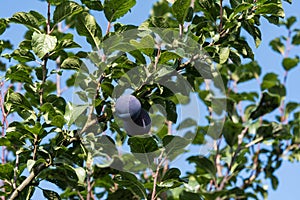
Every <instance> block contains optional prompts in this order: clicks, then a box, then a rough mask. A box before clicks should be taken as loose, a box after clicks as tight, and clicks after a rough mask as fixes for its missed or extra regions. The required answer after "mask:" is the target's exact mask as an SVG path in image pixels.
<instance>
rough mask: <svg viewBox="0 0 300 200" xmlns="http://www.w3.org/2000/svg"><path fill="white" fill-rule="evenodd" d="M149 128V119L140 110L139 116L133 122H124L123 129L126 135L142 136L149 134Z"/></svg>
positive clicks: (145, 112)
mask: <svg viewBox="0 0 300 200" xmlns="http://www.w3.org/2000/svg"><path fill="white" fill-rule="evenodd" d="M150 128H151V118H150V116H149V114H148V112H147V111H146V110H144V109H142V110H141V112H140V115H139V116H138V118H137V119H135V120H124V129H125V130H126V132H127V134H128V135H144V134H147V133H149V131H150Z"/></svg>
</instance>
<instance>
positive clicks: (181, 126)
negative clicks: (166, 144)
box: [176, 117, 197, 130]
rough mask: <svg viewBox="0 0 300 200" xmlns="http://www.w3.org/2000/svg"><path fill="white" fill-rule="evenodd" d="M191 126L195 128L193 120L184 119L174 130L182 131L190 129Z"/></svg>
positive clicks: (195, 123) (195, 124)
mask: <svg viewBox="0 0 300 200" xmlns="http://www.w3.org/2000/svg"><path fill="white" fill-rule="evenodd" d="M193 126H197V122H196V121H195V120H194V119H193V118H190V117H189V118H186V119H185V120H183V121H182V122H181V123H180V124H179V125H178V126H177V128H176V130H182V129H186V128H190V127H193Z"/></svg>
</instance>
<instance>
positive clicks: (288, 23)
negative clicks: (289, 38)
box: [285, 16, 297, 29]
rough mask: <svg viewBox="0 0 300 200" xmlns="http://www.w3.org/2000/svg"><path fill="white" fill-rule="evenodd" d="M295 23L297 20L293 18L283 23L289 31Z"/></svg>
mask: <svg viewBox="0 0 300 200" xmlns="http://www.w3.org/2000/svg"><path fill="white" fill-rule="evenodd" d="M296 21H297V18H296V17H295V16H291V17H289V18H288V19H287V20H286V23H285V25H286V28H287V29H290V28H291V27H292V26H293V24H295V22H296Z"/></svg>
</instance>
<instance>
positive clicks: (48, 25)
mask: <svg viewBox="0 0 300 200" xmlns="http://www.w3.org/2000/svg"><path fill="white" fill-rule="evenodd" d="M50 8H51V4H50V1H48V10H47V22H46V26H47V34H50V32H51V28H50V20H51V18H50V17H51V16H50V13H51V10H50Z"/></svg>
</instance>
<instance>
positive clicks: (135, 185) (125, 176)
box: [114, 172, 147, 199]
mask: <svg viewBox="0 0 300 200" xmlns="http://www.w3.org/2000/svg"><path fill="white" fill-rule="evenodd" d="M114 180H115V182H116V183H118V184H119V186H121V187H125V188H127V189H129V190H130V191H131V192H132V193H133V194H135V196H138V197H139V198H140V199H146V198H147V195H146V194H147V193H146V189H145V188H144V186H143V184H142V183H141V182H140V181H139V180H138V179H137V178H136V176H135V175H133V174H131V173H129V172H120V175H116V176H115V179H114ZM122 198H124V197H122ZM130 199H131V198H130Z"/></svg>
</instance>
